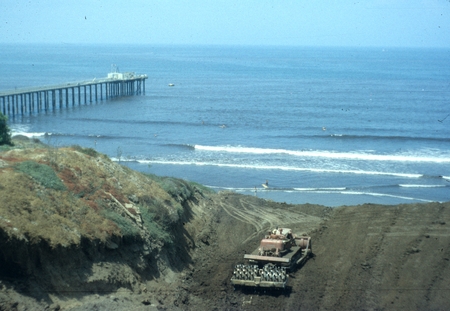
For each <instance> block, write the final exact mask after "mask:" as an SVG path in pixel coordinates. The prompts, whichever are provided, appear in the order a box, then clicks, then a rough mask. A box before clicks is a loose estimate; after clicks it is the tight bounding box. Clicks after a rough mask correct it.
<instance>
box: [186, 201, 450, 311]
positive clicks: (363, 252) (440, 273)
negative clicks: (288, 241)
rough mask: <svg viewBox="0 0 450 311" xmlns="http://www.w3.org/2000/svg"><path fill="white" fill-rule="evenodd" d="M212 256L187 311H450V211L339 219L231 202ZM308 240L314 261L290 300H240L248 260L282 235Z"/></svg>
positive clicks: (437, 207)
mask: <svg viewBox="0 0 450 311" xmlns="http://www.w3.org/2000/svg"><path fill="white" fill-rule="evenodd" d="M214 203H215V204H216V206H217V207H218V210H217V214H216V219H215V224H214V225H213V226H212V228H211V234H210V236H209V238H208V241H209V242H208V244H209V246H208V247H205V249H204V251H202V253H203V254H202V255H198V256H199V258H198V260H197V261H196V265H195V267H194V271H193V272H192V273H191V274H190V277H189V278H188V279H187V280H185V281H184V286H183V288H184V289H185V294H184V297H185V298H184V305H183V309H185V310H199V309H201V310H213V309H217V310H275V309H276V310H394V309H395V310H446V309H448V308H449V307H450V302H449V300H448V294H449V291H450V267H449V259H450V248H449V245H450V227H449V224H450V209H449V208H450V204H449V203H445V204H440V203H432V204H411V205H399V206H378V205H371V204H367V205H363V206H353V207H340V208H336V209H334V210H331V209H328V208H324V207H321V206H312V205H298V206H289V205H283V204H275V203H270V202H266V201H262V200H258V199H256V198H252V197H244V196H239V195H232V194H225V195H221V196H219V197H218V198H216V199H215V201H214ZM281 224H282V225H283V226H286V227H291V228H292V229H293V230H294V232H308V233H309V234H310V235H311V236H312V239H313V252H314V254H315V256H314V257H313V258H312V259H310V260H309V261H308V262H307V263H306V264H305V265H304V266H303V267H302V268H301V269H300V270H298V271H296V272H295V273H293V274H292V277H291V279H290V283H289V285H290V287H291V290H288V291H286V292H284V293H280V292H276V293H267V292H266V293H264V292H260V291H259V292H256V293H255V292H253V291H252V290H250V291H241V290H238V291H234V290H233V287H232V286H231V285H230V282H229V279H230V278H231V272H232V269H233V265H234V264H236V263H239V262H242V257H243V254H244V252H249V251H251V250H253V248H254V247H255V246H257V243H258V240H259V239H260V238H261V237H262V236H263V235H264V232H265V231H266V230H267V229H269V228H272V227H273V226H276V225H281Z"/></svg>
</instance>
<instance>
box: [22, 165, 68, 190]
mask: <svg viewBox="0 0 450 311" xmlns="http://www.w3.org/2000/svg"><path fill="white" fill-rule="evenodd" d="M16 169H17V170H18V171H20V172H22V173H25V174H27V175H29V176H31V177H32V178H33V179H34V180H36V181H37V182H39V183H40V184H41V185H43V186H44V187H46V188H51V189H55V190H65V189H66V186H64V184H63V183H62V182H61V180H60V179H59V178H58V176H56V173H55V171H54V170H53V169H52V168H51V167H50V166H48V165H45V164H39V163H37V162H34V161H24V162H21V163H19V164H18V165H17V166H16Z"/></svg>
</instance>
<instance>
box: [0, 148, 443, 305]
mask: <svg viewBox="0 0 450 311" xmlns="http://www.w3.org/2000/svg"><path fill="white" fill-rule="evenodd" d="M18 145H19V146H20V144H18ZM17 148H18V147H16V149H12V150H3V151H1V152H0V195H1V196H2V202H1V205H0V310H80V311H81V310H249V311H250V310H274V309H276V310H374V309H376V310H446V309H448V308H449V307H450V303H449V302H448V301H449V300H448V298H447V296H448V293H449V291H450V266H449V263H450V262H449V261H450V247H449V245H450V203H429V204H409V205H398V206H378V205H371V204H367V205H361V206H343V207H339V208H335V209H331V208H328V207H324V206H317V205H309V204H307V205H288V204H282V203H275V202H270V201H265V200H262V199H259V198H257V197H253V196H243V195H239V194H235V193H227V192H224V193H219V194H213V193H210V192H208V191H207V190H206V189H204V188H202V187H201V186H200V185H195V184H192V183H186V182H183V181H179V180H175V179H165V178H158V177H155V176H143V175H142V174H139V173H136V172H132V171H130V170H128V169H126V168H123V167H122V166H120V165H118V164H116V163H113V162H111V161H110V160H108V159H106V158H105V157H104V156H102V155H99V154H97V153H95V151H93V150H86V149H83V148H81V149H80V148H79V147H78V148H65V149H59V150H55V149H50V148H48V147H44V146H41V145H39V144H37V145H31V146H29V145H27V146H26V147H22V148H19V149H17ZM30 161H34V162H35V164H34V165H30ZM23 162H26V163H27V165H20V163H23ZM36 163H37V164H36ZM48 167H49V168H52V169H53V170H54V172H55V174H56V176H57V177H58V179H59V180H60V181H62V183H63V184H62V185H59V184H52V183H47V182H48V181H49V180H50V181H51V180H53V179H52V178H54V177H51V176H50V175H51V174H50V175H46V174H48V172H47V171H46V170H47V168H48ZM38 173H39V174H38ZM49 176H50V177H49ZM52 176H53V175H52ZM44 184H45V185H44ZM138 215H140V216H138ZM277 225H281V226H283V227H289V228H292V229H293V231H294V232H295V233H303V232H305V233H308V234H309V235H311V237H312V241H313V253H314V256H313V257H312V258H311V259H309V260H308V261H307V262H306V264H305V265H304V266H303V267H301V269H299V270H297V271H294V272H293V273H291V278H290V280H289V288H288V290H286V291H283V292H281V291H278V292H264V291H257V292H255V291H253V290H234V288H233V287H232V286H231V284H230V278H231V273H232V271H233V267H234V265H235V264H237V263H242V262H243V255H244V253H246V252H251V251H253V249H255V248H256V247H257V246H258V243H259V240H260V239H261V237H262V236H263V235H264V234H265V232H267V231H268V230H270V229H272V228H273V227H275V226H277Z"/></svg>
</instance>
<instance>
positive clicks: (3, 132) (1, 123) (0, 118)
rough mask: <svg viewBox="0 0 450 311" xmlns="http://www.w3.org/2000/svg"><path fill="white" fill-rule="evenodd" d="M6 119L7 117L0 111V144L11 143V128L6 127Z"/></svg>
mask: <svg viewBox="0 0 450 311" xmlns="http://www.w3.org/2000/svg"><path fill="white" fill-rule="evenodd" d="M7 121H8V118H7V117H6V116H5V115H4V114H2V113H1V112H0V146H1V145H10V146H12V145H13V143H12V141H11V130H10V129H9V127H8V124H7Z"/></svg>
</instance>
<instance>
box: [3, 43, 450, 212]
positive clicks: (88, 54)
mask: <svg viewBox="0 0 450 311" xmlns="http://www.w3.org/2000/svg"><path fill="white" fill-rule="evenodd" d="M0 57H1V59H2V62H1V63H0V69H1V72H2V73H3V74H2V75H1V76H0V86H1V87H0V92H1V91H2V90H7V89H14V88H20V87H27V86H39V85H43V84H56V83H65V82H72V81H77V80H91V79H93V78H102V77H105V76H106V75H107V73H108V72H109V71H110V69H111V64H117V65H118V66H119V70H120V71H123V72H125V71H134V72H136V73H137V74H147V75H148V76H149V79H148V80H147V82H146V93H145V95H139V96H132V97H123V98H116V99H113V100H108V101H100V102H97V103H92V104H88V105H84V104H83V105H81V106H75V107H70V108H63V109H61V110H59V109H57V110H56V111H50V112H47V113H41V114H33V115H29V114H27V115H24V116H16V117H14V118H12V117H11V118H10V120H9V122H10V123H9V124H10V127H11V128H12V129H13V131H14V133H17V134H26V135H28V136H36V137H38V138H40V139H41V140H43V141H44V142H46V143H49V144H52V145H54V146H64V145H72V144H79V145H82V146H85V147H91V148H95V149H96V150H98V151H100V152H103V153H106V154H107V155H109V156H110V157H112V158H114V159H115V160H116V161H119V160H120V162H121V163H122V164H125V165H128V166H130V167H131V168H133V169H136V170H140V171H144V172H149V173H154V174H158V175H166V176H175V177H180V178H185V179H189V180H193V181H196V182H199V183H202V184H205V185H208V186H211V187H212V188H214V189H216V190H225V189H226V190H231V191H237V192H240V193H245V194H251V195H256V196H258V197H262V198H266V199H272V200H275V201H281V202H288V203H306V202H309V203H317V204H324V205H328V206H339V205H354V204H362V203H377V204H398V203H411V202H429V201H449V200H450V117H448V118H447V116H448V115H449V114H450V51H449V50H432V49H430V50H427V49H386V50H383V49H381V48H380V49H377V48H371V49H364V48H300V47H297V48H295V47H223V46H221V47H205V46H73V45H59V46H57V45H55V46H52V45H47V46H39V45H19V46H12V45H2V46H1V49H0ZM169 83H173V84H175V86H174V87H169V86H168V84H169ZM45 133H48V135H44V134H45ZM266 180H268V184H269V189H268V190H265V189H263V187H262V183H265V182H266Z"/></svg>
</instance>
